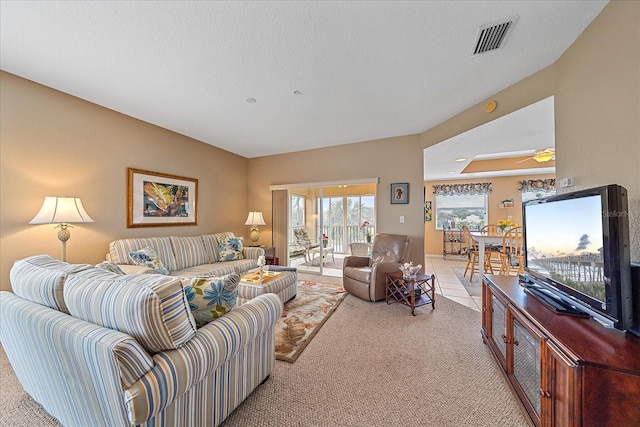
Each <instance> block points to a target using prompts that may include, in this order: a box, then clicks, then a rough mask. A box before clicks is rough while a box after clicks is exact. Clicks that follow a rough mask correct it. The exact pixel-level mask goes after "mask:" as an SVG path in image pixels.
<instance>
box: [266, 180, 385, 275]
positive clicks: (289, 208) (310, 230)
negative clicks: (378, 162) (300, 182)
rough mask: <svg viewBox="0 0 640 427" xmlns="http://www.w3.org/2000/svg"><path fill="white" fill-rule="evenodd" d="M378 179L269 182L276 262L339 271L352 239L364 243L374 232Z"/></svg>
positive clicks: (305, 269) (332, 272) (303, 268)
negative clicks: (343, 182)
mask: <svg viewBox="0 0 640 427" xmlns="http://www.w3.org/2000/svg"><path fill="white" fill-rule="evenodd" d="M363 181H365V180H363ZM376 181H377V180H375V179H374V180H366V181H365V182H362V181H361V182H358V183H354V184H337V183H332V184H331V185H325V186H323V185H317V184H316V185H313V186H297V185H282V186H273V187H272V191H273V201H274V208H273V209H274V211H273V216H274V217H273V222H274V225H273V242H274V245H275V246H276V252H277V253H278V254H279V255H278V256H279V259H280V262H285V260H286V265H289V266H291V267H296V268H298V270H299V271H301V272H310V273H318V274H327V275H333V276H341V275H342V263H343V259H344V257H345V256H348V255H350V254H351V243H355V242H362V243H366V242H367V239H368V237H367V236H369V238H372V237H373V235H374V234H375V231H376V217H375V210H376V209H375V195H376V191H377V182H376Z"/></svg>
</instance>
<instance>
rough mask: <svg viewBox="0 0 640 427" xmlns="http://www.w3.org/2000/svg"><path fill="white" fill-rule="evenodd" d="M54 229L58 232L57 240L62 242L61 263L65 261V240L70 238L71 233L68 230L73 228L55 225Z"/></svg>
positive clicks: (69, 225) (65, 225)
mask: <svg viewBox="0 0 640 427" xmlns="http://www.w3.org/2000/svg"><path fill="white" fill-rule="evenodd" d="M56 228H59V229H60V231H58V240H60V242H62V261H64V262H66V261H67V240H69V238H70V237H71V231H69V228H73V226H72V225H71V224H60V225H57V226H56Z"/></svg>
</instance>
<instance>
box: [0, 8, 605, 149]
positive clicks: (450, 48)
mask: <svg viewBox="0 0 640 427" xmlns="http://www.w3.org/2000/svg"><path fill="white" fill-rule="evenodd" d="M606 3H607V2H606V1H574V0H570V1H562V0H558V1H539V0H536V1H475V0H474V1H343V2H327V1H304V2H289V1H264V2H263V1H216V2H213V1H211V2H208V1H127V2H122V1H74V2H67V1H65V2H62V1H5V0H2V1H1V2H0V19H1V21H0V67H1V69H2V70H4V71H7V72H9V73H13V74H16V75H18V76H21V77H24V78H27V79H29V80H33V81H35V82H38V83H41V84H44V85H46V86H49V87H52V88H54V89H57V90H60V91H63V92H66V93H69V94H71V95H74V96H77V97H79V98H82V99H85V100H88V101H90V102H94V103H96V104H99V105H102V106H104V107H107V108H110V109H113V110H115V111H118V112H121V113H124V114H127V115H129V116H132V117H135V118H138V119H140V120H144V121H146V122H149V123H152V124H155V125H158V126H161V127H164V128H167V129H170V130H173V131H175V132H178V133H181V134H184V135H187V136H190V137H193V138H195V139H198V140H200V141H203V142H205V143H208V144H211V145H214V146H217V147H220V148H223V149H226V150H228V151H231V152H233V153H237V154H239V155H242V156H245V157H249V158H251V157H257V156H263V155H270V154H278V153H284V152H291V151H300V150H306V149H311V148H319V147H326V146H331V145H339V144H345V143H351V142H359V141H366V140H371V139H379V138H385V137H390V136H398V135H407V134H416V133H420V132H423V131H425V130H427V129H429V128H431V127H433V126H435V125H437V124H439V123H441V122H442V121H444V120H446V119H448V118H450V117H452V116H454V115H456V114H458V113H460V112H461V111H464V110H465V109H467V108H469V107H471V106H473V105H475V104H477V103H478V102H482V101H483V100H485V99H486V98H487V97H489V96H491V95H492V94H494V93H496V92H498V91H500V90H502V89H505V88H507V87H508V86H510V85H512V84H514V83H516V82H518V81H519V80H521V79H523V78H525V77H527V76H529V75H531V74H533V73H535V72H537V71H539V70H541V69H542V68H544V67H546V66H548V65H550V64H552V63H553V62H555V61H556V60H557V59H558V58H559V57H560V55H561V54H562V53H563V52H564V51H565V50H566V49H567V47H569V46H570V45H571V44H572V43H573V42H574V41H575V39H576V38H577V37H578V36H579V35H580V33H581V32H582V31H583V30H584V29H585V28H586V27H587V26H588V25H589V23H590V22H591V21H592V20H593V19H594V18H595V17H596V15H597V14H598V13H599V12H600V11H601V10H602V8H603V7H604V6H605V5H606ZM508 18H512V20H513V22H514V24H513V25H512V26H511V28H510V30H509V33H508V35H507V37H506V38H505V40H504V42H503V43H502V45H501V47H499V48H498V49H496V50H492V51H489V52H487V53H482V54H479V55H473V50H474V47H475V43H476V38H477V36H478V34H479V33H480V29H481V27H483V26H485V25H488V24H494V23H496V22H502V21H504V20H506V19H508ZM533 148H540V147H533Z"/></svg>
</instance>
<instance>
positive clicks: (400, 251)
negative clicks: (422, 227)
mask: <svg viewBox="0 0 640 427" xmlns="http://www.w3.org/2000/svg"><path fill="white" fill-rule="evenodd" d="M410 243H411V239H409V237H408V236H406V235H398V234H382V233H381V234H378V235H376V237H375V239H374V241H373V248H372V249H371V257H364V256H348V257H346V258H345V259H344V264H343V267H342V276H343V284H344V288H345V289H346V290H347V291H348V292H349V293H351V294H353V295H355V296H357V297H359V298H362V299H365V300H368V301H380V300H382V299H384V288H385V279H386V276H385V274H386V273H392V272H396V271H399V270H398V267H400V265H401V264H403V263H405V262H409V250H410V248H411V245H410Z"/></svg>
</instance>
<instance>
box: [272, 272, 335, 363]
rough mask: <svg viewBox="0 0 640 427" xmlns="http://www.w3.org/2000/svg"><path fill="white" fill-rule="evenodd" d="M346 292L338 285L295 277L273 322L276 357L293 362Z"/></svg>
mask: <svg viewBox="0 0 640 427" xmlns="http://www.w3.org/2000/svg"><path fill="white" fill-rule="evenodd" d="M346 296H347V292H346V291H345V290H344V288H343V287H342V285H331V284H324V283H317V282H315V281H299V282H298V291H297V295H296V297H295V298H293V299H291V300H289V301H287V303H286V304H285V305H284V312H283V313H282V317H281V318H280V319H279V320H278V321H277V322H276V359H278V360H284V361H285V362H291V363H293V362H295V361H296V359H297V358H298V357H299V356H300V354H302V351H303V350H304V349H305V347H306V346H307V345H308V344H309V343H310V342H311V339H312V338H313V337H314V336H315V334H316V333H317V332H318V331H319V330H320V328H321V327H322V325H323V324H324V323H325V322H326V321H327V319H329V316H331V314H333V312H334V311H335V309H336V308H338V305H340V303H341V302H342V300H343V299H344V298H345V297H346Z"/></svg>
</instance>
